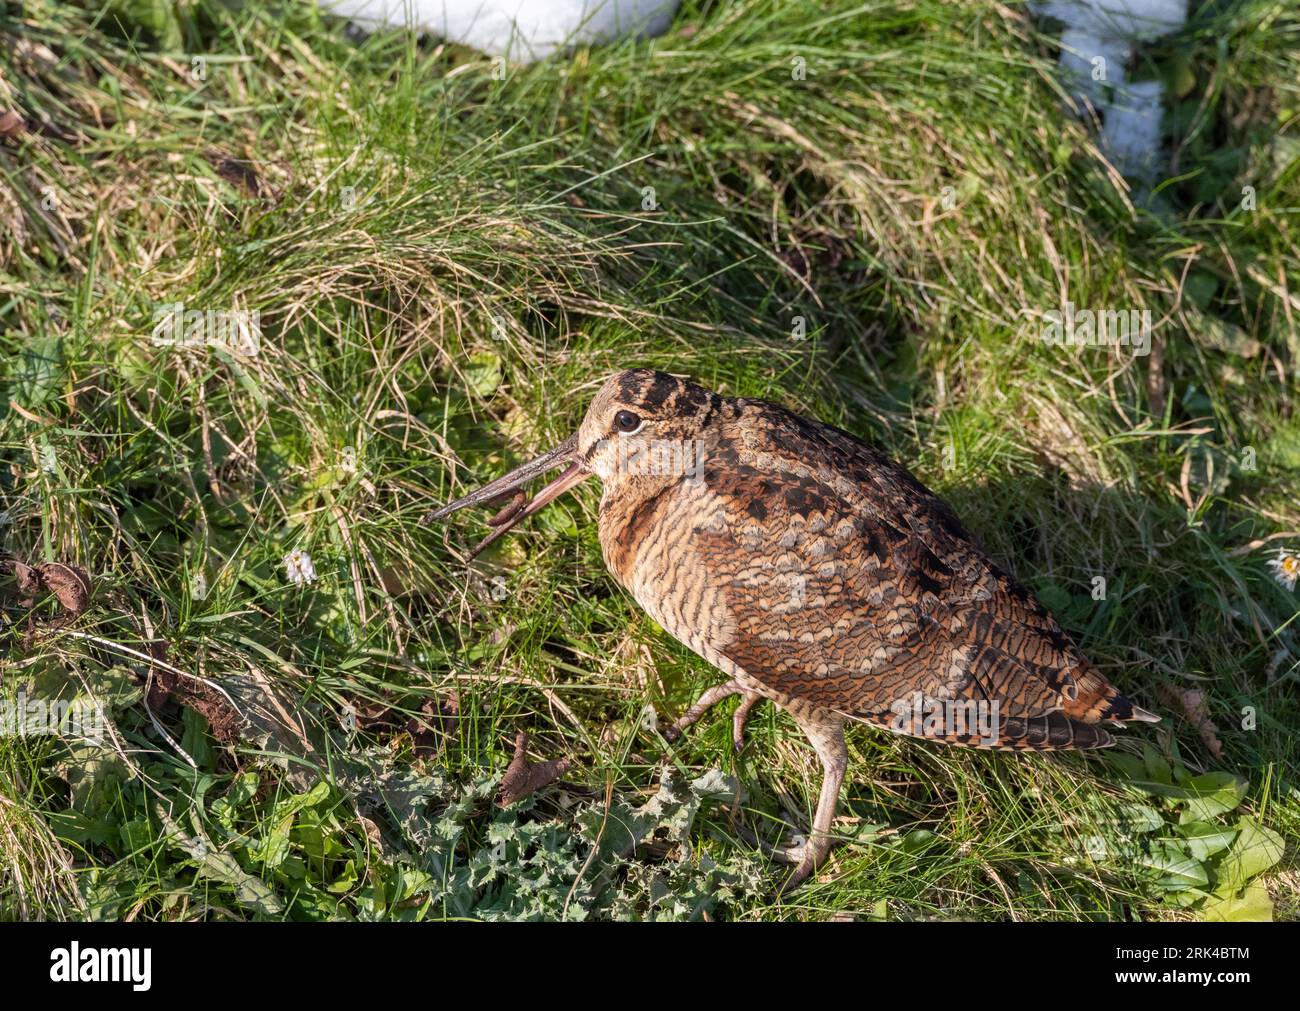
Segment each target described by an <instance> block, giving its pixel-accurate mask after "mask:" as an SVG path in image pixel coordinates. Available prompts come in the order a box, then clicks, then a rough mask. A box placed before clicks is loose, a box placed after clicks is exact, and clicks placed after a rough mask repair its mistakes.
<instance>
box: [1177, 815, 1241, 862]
mask: <svg viewBox="0 0 1300 1011" xmlns="http://www.w3.org/2000/svg"><path fill="white" fill-rule="evenodd" d="M1176 831H1177V832H1178V834H1179V835H1180V836H1182V837H1183V838H1184V839H1186V840H1187V849H1188V851H1189V852H1190V853H1191V854H1192V856H1194V857H1195V858H1196V859H1197V860H1208V859H1209V858H1210V857H1212V856H1214V854H1216V853H1220V852H1222V851H1223V850H1226V849H1227V848H1228V847H1229V846H1230V845H1232V840H1233V837H1234V836H1236V834H1237V830H1236V829H1235V828H1224V827H1223V826H1222V825H1211V824H1209V823H1208V822H1204V821H1192V822H1188V823H1187V824H1185V825H1179V826H1178V827H1177V830H1176Z"/></svg>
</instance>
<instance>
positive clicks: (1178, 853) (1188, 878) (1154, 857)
mask: <svg viewBox="0 0 1300 1011" xmlns="http://www.w3.org/2000/svg"><path fill="white" fill-rule="evenodd" d="M1136 858H1137V863H1138V865H1139V866H1141V867H1147V868H1149V869H1151V870H1153V871H1156V872H1157V873H1158V874H1159V877H1158V878H1157V880H1156V884H1157V885H1158V886H1159V887H1160V888H1163V889H1165V890H1166V891H1170V892H1177V891H1182V890H1183V889H1186V888H1202V887H1204V886H1205V885H1208V884H1209V883H1210V876H1209V874H1208V873H1207V872H1206V870H1205V866H1204V864H1202V863H1201V862H1200V861H1199V860H1193V859H1192V858H1191V857H1189V856H1188V855H1187V854H1186V853H1185V852H1183V850H1182V849H1181V848H1179V847H1178V846H1177V845H1174V844H1172V843H1169V842H1167V841H1164V840H1161V841H1159V842H1156V843H1154V844H1153V845H1152V846H1151V849H1150V852H1147V853H1138V854H1136Z"/></svg>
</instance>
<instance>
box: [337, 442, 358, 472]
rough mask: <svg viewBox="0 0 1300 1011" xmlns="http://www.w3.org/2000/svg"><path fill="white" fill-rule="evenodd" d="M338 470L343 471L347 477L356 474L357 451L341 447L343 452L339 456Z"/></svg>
mask: <svg viewBox="0 0 1300 1011" xmlns="http://www.w3.org/2000/svg"><path fill="white" fill-rule="evenodd" d="M339 470H341V471H343V473H344V474H346V475H347V476H348V477H352V476H353V475H354V474H356V472H357V451H356V450H355V449H353V448H352V447H351V446H344V447H343V452H342V453H341V454H340V455H339Z"/></svg>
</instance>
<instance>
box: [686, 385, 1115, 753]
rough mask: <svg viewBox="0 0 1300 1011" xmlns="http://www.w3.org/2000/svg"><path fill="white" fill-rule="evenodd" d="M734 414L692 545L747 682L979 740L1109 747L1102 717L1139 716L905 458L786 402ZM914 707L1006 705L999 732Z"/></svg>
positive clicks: (710, 472) (920, 730)
mask: <svg viewBox="0 0 1300 1011" xmlns="http://www.w3.org/2000/svg"><path fill="white" fill-rule="evenodd" d="M731 411H732V417H731V418H729V419H728V420H727V422H726V423H725V424H724V425H723V426H722V429H721V432H722V434H721V438H720V439H719V441H718V443H717V444H716V445H715V446H713V447H711V451H710V453H709V455H708V457H707V459H706V461H705V468H704V476H703V488H702V489H700V490H699V491H698V492H696V494H698V495H700V496H701V500H700V504H701V506H703V508H702V509H701V511H700V512H699V514H698V515H700V516H702V517H703V518H702V519H701V521H700V522H699V523H698V524H697V525H696V526H695V529H694V530H693V533H692V538H691V552H692V554H693V556H694V557H695V558H696V559H697V560H698V562H699V564H703V565H705V566H707V567H708V569H709V573H708V579H709V582H710V583H712V584H713V585H715V586H719V587H722V588H723V593H724V595H725V598H726V605H727V609H728V611H730V613H731V615H732V616H733V617H734V619H735V623H736V628H735V635H734V638H732V639H731V641H730V642H728V643H727V644H725V645H724V646H723V647H722V649H721V652H722V653H723V655H725V656H726V657H727V658H728V659H729V660H731V661H732V662H733V663H735V664H736V665H737V666H738V667H739V668H741V669H742V670H743V671H745V672H746V673H747V674H748V675H749V676H751V677H753V678H755V679H757V680H759V681H762V682H763V683H765V684H768V685H770V686H771V687H772V688H774V689H775V690H777V691H779V692H780V693H782V694H784V695H788V696H790V697H791V698H793V699H797V700H802V701H803V702H805V703H807V704H809V705H812V706H816V707H818V708H823V709H829V710H833V711H835V712H839V713H842V714H844V715H848V716H852V717H854V718H857V719H862V720H865V721H868V722H872V723H876V724H879V725H882V726H887V727H889V728H890V729H894V730H898V731H900V732H903V733H912V734H916V735H917V736H926V737H937V738H939V739H943V740H950V741H952V742H953V743H962V744H969V745H973V746H984V747H997V748H1058V747H1072V748H1085V747H1098V746H1102V745H1105V744H1109V743H1110V742H1111V738H1110V735H1109V734H1108V733H1106V731H1105V730H1103V729H1101V728H1100V727H1096V726H1092V724H1096V723H1098V722H1100V721H1103V720H1124V719H1126V718H1129V717H1131V716H1132V715H1133V710H1132V707H1131V705H1130V704H1129V703H1128V702H1127V700H1125V699H1123V698H1122V697H1120V696H1119V695H1118V693H1117V692H1116V690H1115V689H1114V688H1113V687H1112V686H1111V685H1109V684H1108V683H1107V682H1106V681H1105V679H1104V678H1102V677H1101V675H1099V674H1097V673H1096V672H1095V671H1092V670H1091V669H1090V668H1089V667H1088V664H1087V661H1086V660H1085V659H1084V658H1083V657H1082V655H1081V654H1079V652H1078V651H1077V650H1076V649H1075V647H1074V646H1073V644H1072V643H1071V642H1070V641H1069V639H1068V638H1067V637H1066V636H1065V634H1064V633H1063V632H1062V631H1061V629H1060V628H1059V626H1058V625H1057V624H1056V622H1055V621H1054V620H1053V619H1052V618H1051V616H1050V615H1049V614H1048V613H1047V611H1046V610H1045V609H1044V608H1043V607H1042V606H1041V605H1040V604H1039V603H1038V602H1037V601H1036V600H1035V599H1034V598H1033V597H1032V595H1030V594H1029V593H1028V592H1027V591H1026V590H1024V589H1023V588H1022V587H1020V586H1019V585H1018V584H1017V583H1015V581H1014V580H1012V579H1011V578H1010V577H1009V576H1007V575H1006V574H1005V573H1003V572H1002V571H1000V570H999V569H998V568H997V566H996V565H994V564H993V563H992V562H991V561H990V560H989V559H988V558H987V557H986V556H984V554H983V553H982V551H980V549H979V548H978V547H977V546H976V545H975V543H974V541H973V539H972V538H971V537H970V535H969V534H967V533H966V531H965V529H964V528H963V527H962V526H961V524H960V522H958V520H957V518H956V516H955V515H953V513H952V511H951V510H950V509H949V508H948V506H947V505H946V504H944V503H943V502H942V501H941V500H940V499H938V498H937V497H936V496H934V495H933V494H932V493H931V492H929V491H928V490H927V489H926V488H924V486H922V485H921V484H920V483H919V482H917V481H916V480H915V478H913V477H912V476H911V475H910V474H909V473H908V472H907V471H906V470H905V469H904V468H902V467H900V466H898V465H897V464H895V463H893V462H892V461H890V460H889V459H888V458H886V457H884V456H883V455H881V454H879V453H877V452H875V451H874V450H871V449H870V448H869V447H866V446H864V445H863V444H861V443H859V442H858V441H857V440H855V439H853V438H852V437H851V436H849V435H847V434H846V433H843V432H840V431H839V430H837V429H834V428H831V427H830V426H825V425H821V424H819V423H816V422H810V421H807V420H805V419H803V418H799V417H798V416H796V415H793V414H790V413H789V412H787V411H784V410H783V409H781V408H779V407H776V406H774V405H770V404H765V403H758V402H753V401H733V402H731ZM812 461H816V465H815V466H814V465H813V463H812ZM914 700H944V701H945V702H946V703H948V704H949V707H950V708H951V707H952V706H951V704H952V703H965V702H970V703H983V704H984V705H985V709H988V708H989V704H991V703H994V702H996V704H997V705H996V713H997V716H998V719H997V734H996V737H995V738H990V737H989V735H988V734H987V733H983V734H981V733H980V732H979V731H980V729H981V728H979V727H976V726H975V725H974V723H973V722H972V724H971V725H969V726H964V725H960V724H959V725H957V726H948V727H946V728H943V730H942V732H940V733H934V732H933V731H934V729H935V728H934V727H933V726H931V727H929V728H928V729H929V731H930V732H926V731H927V728H926V727H924V726H922V725H921V723H922V721H923V719H924V707H923V706H915V705H913V702H914ZM971 712H972V719H973V715H974V710H973V709H972V710H971ZM984 729H987V728H984Z"/></svg>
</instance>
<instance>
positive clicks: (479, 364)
mask: <svg viewBox="0 0 1300 1011" xmlns="http://www.w3.org/2000/svg"><path fill="white" fill-rule="evenodd" d="M465 381H466V384H467V385H468V386H469V388H470V389H471V390H473V391H474V393H476V394H477V395H478V396H480V397H490V396H491V395H492V394H493V393H495V392H496V390H497V387H498V386H500V385H501V356H500V355H498V354H497V353H496V352H495V351H480V352H479V353H478V354H474V355H470V359H469V364H468V365H467V366H466V367H465Z"/></svg>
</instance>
